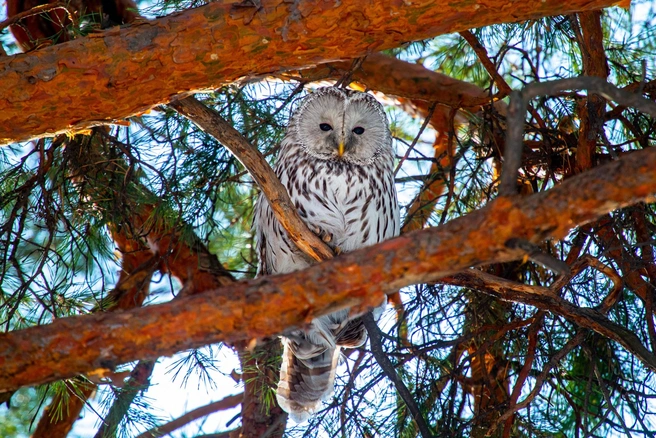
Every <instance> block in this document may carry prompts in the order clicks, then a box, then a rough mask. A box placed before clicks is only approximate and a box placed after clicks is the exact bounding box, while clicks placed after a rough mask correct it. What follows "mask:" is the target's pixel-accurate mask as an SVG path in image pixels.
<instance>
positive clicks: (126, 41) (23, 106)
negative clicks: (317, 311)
mask: <svg viewBox="0 0 656 438" xmlns="http://www.w3.org/2000/svg"><path fill="white" fill-rule="evenodd" d="M615 2H616V0H544V1H541V2H516V3H514V4H513V7H512V8H507V7H506V6H507V2H506V1H502V0H477V1H473V2H455V3H434V2H413V3H404V2H400V1H398V2H393V4H392V6H390V3H389V2H388V1H385V0H372V2H371V3H369V4H368V5H367V7H366V8H365V7H362V3H361V2H359V1H355V0H344V1H342V2H339V3H337V4H335V3H334V2H315V1H312V0H299V1H296V2H292V3H287V2H283V1H281V0H262V1H261V2H259V7H257V8H256V7H255V6H253V7H248V6H243V3H237V4H235V3H231V2H212V3H210V4H208V5H205V6H202V7H199V8H196V9H192V10H189V11H185V12H182V13H179V14H172V15H169V16H166V17H163V18H159V19H157V20H152V21H144V22H138V23H134V24H132V25H129V26H123V27H114V28H112V29H109V30H107V31H105V32H99V33H94V34H92V35H89V36H88V37H85V38H79V39H76V40H74V41H70V42H67V43H64V44H57V45H54V46H51V47H46V48H43V49H41V50H36V51H33V52H30V53H26V54H20V55H15V56H11V57H6V58H2V59H0V90H3V91H2V95H1V96H0V127H2V128H1V129H0V144H6V143H13V142H18V141H26V140H28V139H32V138H36V137H38V136H44V135H50V136H52V135H55V134H57V133H63V132H66V131H69V130H79V129H84V128H89V127H91V126H95V125H98V124H107V123H111V122H112V120H115V119H123V118H126V117H130V116H132V115H135V114H139V113H142V112H144V111H147V110H148V109H150V108H152V107H153V106H156V105H159V104H162V103H166V102H168V101H170V100H171V99H172V98H173V97H174V96H177V95H180V94H184V93H190V92H193V91H197V90H200V89H208V88H210V89H211V88H218V87H220V86H222V85H224V84H226V83H229V82H232V81H234V80H235V79H237V78H239V77H243V76H248V75H253V74H262V73H265V72H279V71H283V70H289V69H293V68H300V67H303V66H308V65H315V64H317V63H320V62H326V61H333V60H339V59H351V58H356V57H360V56H363V55H366V54H368V53H371V52H373V51H380V50H384V49H390V48H393V47H398V46H400V45H402V44H405V43H406V42H407V41H415V40H421V39H426V38H430V37H434V36H437V35H441V34H445V33H449V32H456V31H460V30H465V29H467V28H473V27H480V26H486V25H490V24H493V23H502V22H512V21H520V20H527V19H532V18H538V17H543V16H546V15H558V14H568V13H572V12H576V11H581V10H593V9H599V8H603V7H607V6H611V5H613V4H614V3H615ZM481 8H483V9H484V10H485V13H481V11H480V9H481ZM382 11H384V13H381V12H382Z"/></svg>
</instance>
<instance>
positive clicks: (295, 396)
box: [276, 338, 340, 423]
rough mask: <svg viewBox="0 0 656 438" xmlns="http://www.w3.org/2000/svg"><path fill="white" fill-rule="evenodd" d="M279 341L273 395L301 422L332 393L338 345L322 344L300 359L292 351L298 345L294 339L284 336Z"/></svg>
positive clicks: (295, 419) (293, 418)
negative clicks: (317, 350)
mask: <svg viewBox="0 0 656 438" xmlns="http://www.w3.org/2000/svg"><path fill="white" fill-rule="evenodd" d="M282 341H283V345H284V351H283V353H282V366H281V368H280V382H278V391H277V392H276V398H277V399H278V404H279V405H280V407H281V408H282V409H283V410H285V411H286V412H288V413H289V416H290V417H291V419H292V420H294V421H295V422H297V423H301V422H303V421H305V420H307V419H308V418H310V416H311V415H312V414H314V413H315V412H316V411H317V410H318V409H319V407H320V406H321V401H322V400H326V399H327V398H329V397H330V396H331V395H332V392H333V386H334V381H335V369H336V368H337V365H338V362H339V356H340V347H335V348H325V349H324V351H323V352H321V353H319V354H317V355H314V356H311V357H307V358H303V359H302V358H300V357H298V356H297V354H294V352H295V351H297V349H296V348H295V345H294V344H295V342H294V341H293V340H291V339H288V338H283V339H282Z"/></svg>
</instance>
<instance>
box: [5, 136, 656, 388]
mask: <svg viewBox="0 0 656 438" xmlns="http://www.w3.org/2000/svg"><path fill="white" fill-rule="evenodd" d="M655 165H656V148H649V149H645V150H642V151H639V152H635V153H633V154H629V155H626V156H624V157H622V158H621V159H620V160H617V161H613V162H611V163H608V164H606V165H603V166H599V167H597V168H595V169H592V170H589V171H587V172H584V173H582V174H580V175H577V176H575V177H572V178H570V179H568V180H566V181H564V182H563V183H562V184H560V185H559V186H557V187H555V188H553V189H551V190H549V191H546V192H540V193H536V194H534V195H530V196H526V197H521V198H520V197H512V198H503V197H502V198H498V199H496V200H494V201H493V202H491V203H490V204H489V205H487V206H486V207H484V208H482V209H480V210H477V211H474V212H472V213H470V214H468V215H466V216H463V217H461V218H458V219H455V220H453V221H450V222H448V223H446V224H445V225H443V226H440V227H435V228H429V229H426V230H421V231H417V232H412V233H407V234H405V235H403V236H400V237H397V238H395V239H392V240H388V241H386V242H382V243H380V244H377V245H375V246H372V247H369V248H364V249H361V250H358V251H353V252H350V253H346V254H343V255H341V256H340V257H338V258H335V259H332V260H329V261H326V262H324V263H321V264H318V265H315V266H312V267H310V268H308V269H305V270H302V271H298V272H294V273H290V274H285V275H277V276H267V277H261V278H258V279H255V280H251V281H248V282H238V283H234V284H231V285H227V286H226V287H223V288H221V289H218V290H214V291H205V292H204V293H201V294H197V295H194V296H189V297H184V298H181V299H179V300H176V301H175V302H170V303H164V304H157V305H152V306H148V307H147V308H141V309H134V310H129V311H124V312H118V313H112V314H95V315H83V316H75V317H70V318H59V319H57V320H55V321H54V322H53V323H51V324H48V325H44V326H38V327H31V328H28V329H24V330H18V331H14V332H10V333H3V334H0V392H3V391H10V390H12V389H16V388H19V387H21V386H25V385H34V384H38V383H45V382H49V381H53V380H57V379H62V378H67V377H71V376H74V375H76V374H80V373H85V372H89V371H91V370H96V371H97V372H101V371H102V370H103V369H110V370H111V369H112V368H114V367H115V366H117V365H118V364H121V363H126V362H129V361H133V360H137V359H142V360H147V359H155V358H157V357H159V356H162V355H169V354H173V353H175V352H177V351H180V350H184V349H189V348H196V347H200V346H202V345H207V344H210V343H215V342H219V341H224V342H235V341H239V340H250V339H253V338H263V337H266V336H270V335H273V334H276V333H281V332H283V331H284V330H285V329H288V328H292V327H300V326H303V325H304V324H307V323H309V322H310V321H311V320H312V319H314V318H316V317H318V316H320V315H323V314H326V313H330V312H334V311H336V310H338V309H342V308H346V307H349V306H356V307H357V309H356V311H357V310H362V311H364V310H366V309H368V308H369V307H373V306H375V305H377V304H379V303H380V293H381V292H383V293H391V292H394V291H396V290H398V289H399V288H401V287H404V286H407V285H411V284H418V283H425V282H432V281H436V280H438V279H440V278H442V277H445V276H448V275H454V274H456V273H457V272H459V271H462V270H463V269H466V268H468V267H471V266H480V265H484V264H489V263H500V262H505V261H509V260H514V259H518V258H521V257H522V254H521V253H518V252H517V251H516V250H511V249H509V248H508V247H507V246H506V245H505V243H506V242H507V241H508V239H510V238H513V237H516V238H523V239H526V240H529V241H531V242H539V241H541V240H544V239H547V238H553V239H562V238H564V237H565V236H566V235H567V234H568V233H569V231H570V230H571V229H572V228H573V227H576V226H578V225H582V224H585V223H588V222H591V221H593V220H595V219H597V218H599V217H600V216H602V215H604V214H606V213H608V212H609V211H612V210H614V209H617V208H623V207H625V206H628V205H632V204H635V203H637V202H640V201H649V202H652V201H653V200H654V193H656V172H654V166H655ZM525 296H526V299H527V300H529V299H532V297H531V296H530V295H525ZM527 304H531V303H530V302H528V303H527ZM358 306H359V307H358ZM271 309H275V312H272V311H271ZM587 312H588V313H587V314H588V316H590V318H591V321H592V322H594V324H593V325H594V327H593V328H595V329H599V330H601V332H602V334H608V335H609V336H613V337H615V335H614V333H613V330H609V329H608V325H607V324H602V323H600V322H599V319H598V318H596V316H595V315H593V314H590V311H587ZM590 324H592V323H590ZM626 339H629V338H626ZM623 345H627V341H626V340H624V341H623ZM628 345H629V346H630V347H632V345H630V343H629V344H628ZM643 348H644V347H643ZM638 352H639V353H640V351H638ZM649 355H651V353H649ZM642 356H645V357H646V358H647V359H648V360H647V359H646V360H647V362H648V364H650V366H652V363H653V362H654V361H653V360H652V358H651V356H648V355H647V354H642ZM654 369H656V365H654Z"/></svg>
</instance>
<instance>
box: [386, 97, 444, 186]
mask: <svg viewBox="0 0 656 438" xmlns="http://www.w3.org/2000/svg"><path fill="white" fill-rule="evenodd" d="M435 107H437V102H433V103H432V104H431V106H430V108H428V114H426V118H425V119H424V123H422V124H421V128H419V132H418V133H417V136H416V137H415V138H414V140H412V144H411V145H410V146H409V147H408V150H407V151H405V155H404V156H403V158H401V160H400V161H399V164H397V165H396V169H394V176H396V174H397V173H398V172H399V170H400V169H401V166H402V165H403V163H404V162H405V160H407V159H408V157H409V156H410V153H411V152H412V151H413V150H414V148H415V145H416V144H417V142H418V141H419V137H421V134H423V133H424V129H426V127H427V126H428V122H430V121H431V118H432V117H433V113H434V112H435Z"/></svg>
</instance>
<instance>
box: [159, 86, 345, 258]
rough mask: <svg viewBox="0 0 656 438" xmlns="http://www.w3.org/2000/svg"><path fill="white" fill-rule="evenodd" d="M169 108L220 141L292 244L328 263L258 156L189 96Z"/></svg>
mask: <svg viewBox="0 0 656 438" xmlns="http://www.w3.org/2000/svg"><path fill="white" fill-rule="evenodd" d="M169 106H170V107H172V108H173V109H175V110H176V111H178V112H179V113H180V114H182V115H183V116H185V117H187V118H188V119H189V120H191V121H192V122H194V123H195V124H197V125H198V126H199V127H200V128H201V129H203V130H204V131H205V132H207V133H208V134H210V135H211V136H212V137H214V138H216V139H217V140H218V141H220V142H221V143H222V144H223V145H224V146H225V147H226V148H227V149H228V150H230V152H232V154H233V155H234V156H235V157H236V158H237V159H238V160H239V161H240V162H241V164H243V165H244V167H245V168H246V169H247V170H248V172H249V173H250V174H251V176H252V177H253V179H254V180H255V182H256V183H257V185H258V186H259V187H260V189H261V190H262V192H263V193H264V196H266V198H267V200H268V201H269V204H270V205H271V208H272V209H273V213H274V215H275V216H276V219H278V222H280V224H281V225H282V226H283V228H284V229H285V230H286V231H287V233H288V234H289V237H290V238H291V240H292V242H294V243H295V244H296V246H298V247H299V248H300V249H301V250H302V251H303V252H304V253H305V254H307V255H309V256H310V257H312V258H313V259H314V260H316V261H323V260H329V259H331V258H332V257H333V252H332V250H331V249H330V248H329V247H328V245H326V244H325V243H324V242H323V241H322V240H321V239H319V237H317V235H316V234H314V233H313V232H312V231H310V229H309V228H308V227H307V225H305V222H303V220H302V219H301V217H300V216H299V215H298V211H297V210H296V207H295V206H294V204H293V203H292V201H291V199H289V194H288V193H287V190H286V189H285V187H284V186H283V185H282V184H281V183H280V180H278V177H277V176H276V174H275V173H274V172H273V169H271V166H269V164H268V163H267V162H266V160H265V159H264V156H263V155H262V153H261V152H260V151H259V150H257V148H254V147H253V146H252V145H251V144H250V143H249V142H248V140H246V139H245V138H244V136H243V135H241V134H240V133H239V131H237V130H236V129H235V128H233V127H232V125H230V123H228V122H226V121H225V120H224V119H223V118H222V117H221V116H220V115H219V114H218V113H217V112H216V111H214V110H213V109H211V108H208V107H207V106H205V105H203V104H202V103H201V102H199V101H197V100H196V99H194V98H193V97H187V98H185V99H182V100H176V101H173V102H171V103H169Z"/></svg>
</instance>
